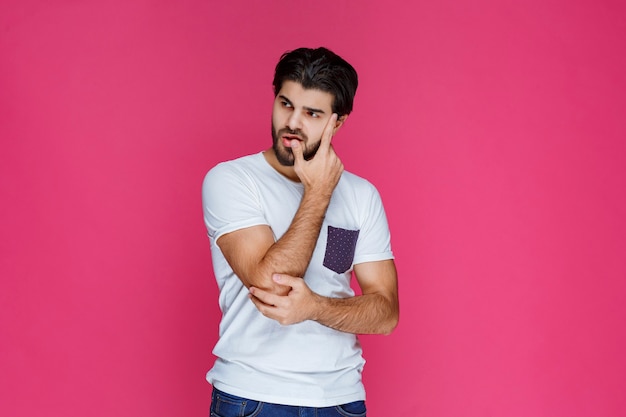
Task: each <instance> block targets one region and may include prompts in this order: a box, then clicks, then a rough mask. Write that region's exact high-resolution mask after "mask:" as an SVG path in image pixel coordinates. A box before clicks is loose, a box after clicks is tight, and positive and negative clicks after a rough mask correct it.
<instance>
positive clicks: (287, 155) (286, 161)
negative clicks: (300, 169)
mask: <svg viewBox="0 0 626 417" xmlns="http://www.w3.org/2000/svg"><path fill="white" fill-rule="evenodd" d="M274 155H276V159H277V160H278V163H280V164H281V165H282V166H285V167H292V166H293V164H294V156H293V153H292V152H289V151H287V150H286V149H285V150H281V149H276V148H274Z"/></svg>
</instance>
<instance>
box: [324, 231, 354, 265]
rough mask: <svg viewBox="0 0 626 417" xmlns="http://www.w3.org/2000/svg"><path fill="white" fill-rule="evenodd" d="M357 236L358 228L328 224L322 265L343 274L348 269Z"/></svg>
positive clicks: (352, 257) (352, 258)
mask: <svg viewBox="0 0 626 417" xmlns="http://www.w3.org/2000/svg"><path fill="white" fill-rule="evenodd" d="M358 238H359V231H358V230H347V229H341V228H339V227H333V226H328V239H327V241H326V253H325V254H324V266H325V267H326V268H328V269H330V270H332V271H335V272H336V273H338V274H343V273H344V272H346V271H347V270H348V269H350V267H351V266H352V261H353V260H354V250H355V248H356V241H357V239H358Z"/></svg>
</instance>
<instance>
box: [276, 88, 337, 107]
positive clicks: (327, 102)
mask: <svg viewBox="0 0 626 417" xmlns="http://www.w3.org/2000/svg"><path fill="white" fill-rule="evenodd" d="M278 96H283V97H285V98H286V99H287V100H289V101H290V102H291V103H292V104H294V105H296V106H303V107H315V108H320V109H323V110H328V111H329V112H330V110H331V107H332V105H333V98H334V97H333V95H332V94H331V93H329V92H327V91H322V90H319V89H317V88H304V87H302V84H300V83H299V82H296V81H291V80H287V81H285V82H283V85H282V86H281V88H280V91H279V92H278Z"/></svg>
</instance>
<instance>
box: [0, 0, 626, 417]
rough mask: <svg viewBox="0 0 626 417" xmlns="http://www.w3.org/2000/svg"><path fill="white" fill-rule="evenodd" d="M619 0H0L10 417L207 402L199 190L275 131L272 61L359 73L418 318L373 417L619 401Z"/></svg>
mask: <svg viewBox="0 0 626 417" xmlns="http://www.w3.org/2000/svg"><path fill="white" fill-rule="evenodd" d="M625 13H626V7H625V6H624V3H623V2H621V1H598V0H593V1H592V0H574V1H572V0H568V1H558V0H530V1H525V2H518V1H495V0H493V1H489V0H474V1H450V0H437V1H424V2H410V1H406V2H393V1H384V2H383V1H380V2H374V1H353V2H349V1H327V0H318V1H315V2H309V3H304V2H302V3H301V2H297V3H296V2H293V1H287V0H284V1H273V2H268V1H246V2H243V1H229V2H225V1H222V2H210V1H192V0H190V1H180V2H174V1H171V2H167V1H147V0H145V1H122V0H120V1H93V0H92V1H69V0H66V1H56V2H49V1H34V0H28V1H23V0H10V1H6V0H4V1H3V2H2V5H1V6H0V140H1V149H0V193H1V194H0V196H1V199H2V200H1V201H2V204H1V205H0V236H1V239H0V278H1V280H2V281H1V282H2V287H1V291H0V309H1V310H0V337H1V340H0V413H1V414H2V415H6V416H14V417H21V416H35V415H46V416H78V415H89V416H96V417H97V416H183V415H185V416H206V415H208V405H209V392H210V387H209V385H208V384H207V383H206V382H205V381H204V374H205V372H206V370H207V369H208V368H209V367H210V366H211V364H212V361H213V358H212V356H211V354H210V350H211V348H212V346H213V344H214V342H215V340H216V337H217V324H218V318H219V311H218V309H217V305H216V297H217V290H216V285H215V284H214V280H213V275H212V269H211V264H210V255H209V246H208V239H207V237H206V234H205V230H204V225H203V223H202V215H201V204H200V184H201V181H202V178H203V176H204V174H205V172H206V171H207V170H208V169H209V168H210V167H211V166H213V165H214V164H215V163H217V162H218V161H222V160H225V159H230V158H234V157H236V156H240V155H243V154H248V153H252V152H257V151H259V150H261V149H263V148H265V147H267V146H269V143H270V135H269V122H270V113H271V101H272V93H271V77H272V71H273V66H274V64H275V62H276V60H277V59H278V57H279V56H280V54H281V53H282V52H284V51H285V50H288V49H293V48H295V47H298V46H302V45H306V46H319V45H326V46H328V47H330V48H331V49H333V50H335V51H336V52H337V53H339V54H340V55H342V56H344V57H345V58H346V59H348V60H349V61H350V62H352V63H353V64H354V66H355V67H356V68H357V70H358V71H359V74H360V80H361V86H360V88H359V91H358V93H357V98H356V105H355V111H354V113H353V115H352V116H351V117H350V120H349V121H348V123H347V124H346V125H345V127H344V128H343V129H342V131H341V132H340V134H339V135H338V136H337V137H336V140H335V144H336V149H337V150H338V153H339V154H340V156H341V157H342V159H343V161H344V163H345V165H346V166H347V168H348V169H350V170H351V171H353V172H356V173H358V174H361V175H363V176H365V177H367V178H369V179H370V180H371V181H372V182H373V183H374V184H376V185H377V186H378V188H379V190H380V192H381V194H382V196H383V198H384V201H385V204H386V208H387V211H388V216H389V219H390V224H391V227H392V238H393V245H394V251H395V254H396V256H397V265H398V269H399V274H400V275H399V276H400V290H401V305H402V306H401V322H400V326H399V327H398V329H397V330H396V332H395V333H394V334H393V335H391V336H389V337H383V336H368V337H363V338H362V340H363V344H364V345H365V351H366V359H367V360H368V365H367V367H366V371H365V380H366V384H367V387H368V390H369V391H368V393H369V396H368V406H369V410H370V415H371V416H372V417H385V416H429V417H452V416H466V417H467V416H469V417H473V416H511V417H513V416H519V417H527V416H534V417H537V416H550V417H554V416H564V417H565V416H567V417H574V416H607V417H608V416H611V417H613V416H618V415H626V414H625V413H626V412H625V411H624V410H626V400H625V397H626V396H625V395H624V391H625V389H626V355H625V353H624V352H626V324H625V322H626V300H625V295H626V280H625V278H626V256H625V254H626V192H625V190H626V123H625V121H624V119H625V113H626V94H625V93H626V88H625V87H626V82H625V79H624V74H625V73H626V58H625V56H626V54H625V53H624V51H626V24H625V20H624V15H625Z"/></svg>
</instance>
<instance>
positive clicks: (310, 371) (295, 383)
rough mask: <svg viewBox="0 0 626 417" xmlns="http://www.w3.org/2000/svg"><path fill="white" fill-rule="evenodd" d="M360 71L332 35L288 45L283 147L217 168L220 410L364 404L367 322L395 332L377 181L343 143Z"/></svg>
mask: <svg viewBox="0 0 626 417" xmlns="http://www.w3.org/2000/svg"><path fill="white" fill-rule="evenodd" d="M357 84H358V80H357V74H356V71H355V70H354V68H353V67H352V66H351V65H350V64H348V63H347V62H346V61H345V60H343V59H342V58H341V57H339V56H337V55H336V54H334V53H333V52H331V51H329V50H328V49H325V48H318V49H306V48H301V49H297V50H294V51H291V52H289V53H286V54H284V55H283V56H282V57H281V59H280V61H279V62H278V64H277V66H276V71H275V76H274V81H273V85H274V93H275V100H274V107H273V112H272V136H273V146H272V148H270V149H267V150H265V151H263V152H260V153H257V154H253V155H249V156H245V157H243V158H239V159H236V160H233V161H229V162H225V163H221V164H218V165H217V166H215V167H214V168H213V169H212V170H211V171H209V173H208V174H207V176H206V177H205V180H204V183H203V189H202V191H203V208H204V221H205V225H206V227H207V230H208V234H209V238H210V243H211V252H212V257H213V267H214V270H215V276H216V279H217V283H218V287H219V290H220V296H219V303H220V308H221V309H222V313H223V316H222V321H221V323H220V338H219V341H218V343H217V345H216V346H215V349H214V354H215V355H216V356H217V358H218V359H217V360H216V362H215V365H214V367H213V368H212V369H211V370H210V371H209V372H208V374H207V380H208V381H209V382H210V383H211V384H212V385H213V397H212V404H211V413H212V414H211V415H212V416H213V415H215V416H222V417H230V416H248V415H254V416H259V417H263V416H272V417H277V416H283V415H284V416H289V415H294V416H301V415H309V414H307V413H310V415H317V416H346V415H350V416H364V415H365V403H364V400H365V390H364V387H363V384H362V382H361V371H362V369H363V365H364V362H365V361H364V360H363V357H362V355H361V347H360V344H359V342H358V340H357V337H356V335H357V334H363V333H370V334H372V333H379V334H389V333H390V332H391V331H392V330H393V329H394V328H395V326H396V324H397V322H398V294H397V277H396V268H395V264H394V261H393V254H392V252H391V244H390V235H389V229H388V226H387V220H386V217H385V212H384V209H383V206H382V203H381V200H380V197H379V195H378V192H377V191H376V189H375V188H374V187H373V186H372V185H371V184H370V183H369V182H367V181H366V180H364V179H362V178H359V177H357V176H355V175H353V174H351V173H349V172H346V171H344V169H343V164H342V163H341V161H340V160H339V157H338V156H337V154H336V153H335V151H334V150H333V147H332V145H331V139H332V138H333V136H334V135H335V134H336V133H337V131H338V130H339V129H340V127H341V126H342V125H343V124H344V123H345V122H346V119H347V118H348V115H349V114H350V112H351V111H352V103H353V99H354V95H355V93H356V88H357ZM353 271H354V275H355V277H356V279H357V281H358V284H359V286H360V288H361V293H362V295H360V296H355V295H354V292H353V291H352V290H351V288H350V278H351V274H352V272H353Z"/></svg>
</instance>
